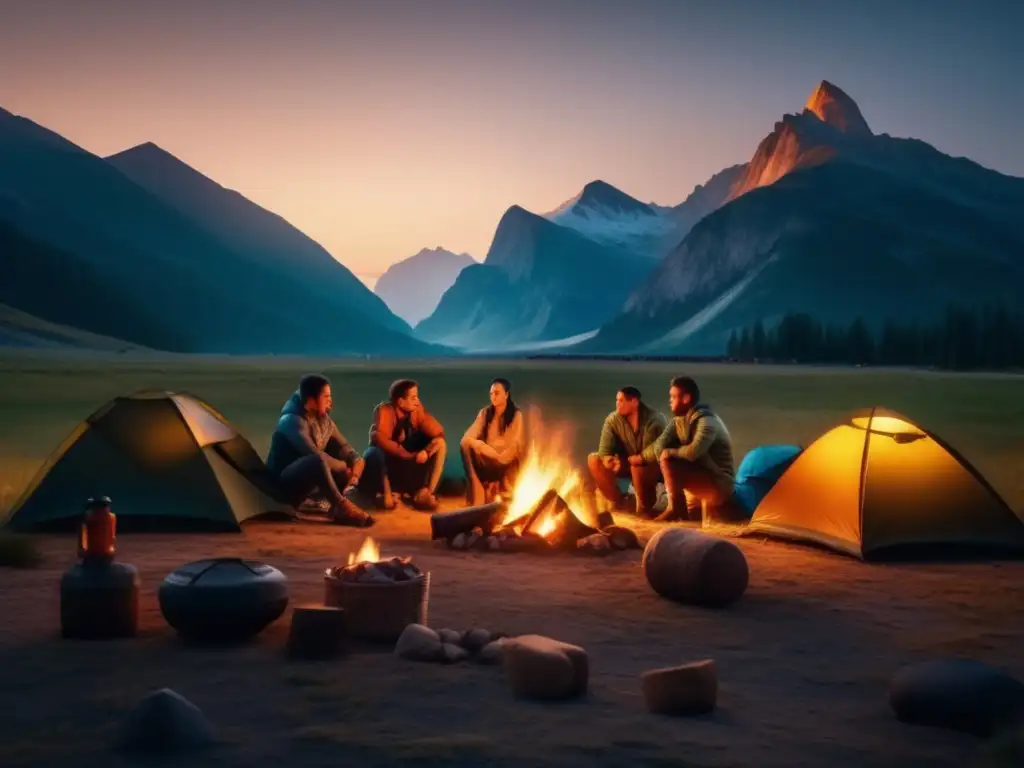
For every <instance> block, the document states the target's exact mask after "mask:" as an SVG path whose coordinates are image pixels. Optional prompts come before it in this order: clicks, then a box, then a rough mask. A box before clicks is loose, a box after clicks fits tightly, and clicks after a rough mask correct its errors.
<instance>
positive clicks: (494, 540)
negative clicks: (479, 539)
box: [487, 536, 501, 550]
mask: <svg viewBox="0 0 1024 768" xmlns="http://www.w3.org/2000/svg"><path fill="white" fill-rule="evenodd" d="M487 548H488V549H491V550H499V549H501V539H499V538H498V537H497V536H488V537H487Z"/></svg>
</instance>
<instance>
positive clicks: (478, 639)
mask: <svg viewBox="0 0 1024 768" xmlns="http://www.w3.org/2000/svg"><path fill="white" fill-rule="evenodd" d="M492 639H493V638H492V637H491V633H490V632H488V631H487V630H486V629H467V630H466V631H465V632H464V633H463V634H462V638H461V640H460V645H461V646H462V647H463V648H465V649H466V650H467V651H469V652H470V653H476V652H477V651H479V650H480V649H481V648H483V647H484V646H485V645H487V644H488V643H489V642H491V640H492Z"/></svg>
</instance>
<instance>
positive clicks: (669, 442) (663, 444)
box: [641, 421, 679, 464]
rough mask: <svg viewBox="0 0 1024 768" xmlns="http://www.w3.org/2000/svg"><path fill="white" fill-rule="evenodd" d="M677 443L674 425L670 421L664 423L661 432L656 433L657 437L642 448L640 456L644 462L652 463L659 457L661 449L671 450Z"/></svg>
mask: <svg viewBox="0 0 1024 768" xmlns="http://www.w3.org/2000/svg"><path fill="white" fill-rule="evenodd" d="M678 445H679V435H678V434H676V425H675V424H674V423H673V422H671V421H670V422H669V423H668V424H666V425H665V428H664V429H663V430H662V431H661V434H660V435H658V439H657V440H655V441H654V442H653V443H651V444H650V445H648V446H647V447H646V448H644V452H643V453H642V454H641V456H643V457H644V462H645V463H646V464H653V463H655V462H657V461H658V460H659V459H661V453H662V451H667V450H671V449H672V448H675V447H676V446H678Z"/></svg>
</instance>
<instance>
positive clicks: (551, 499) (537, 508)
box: [522, 488, 565, 533]
mask: <svg viewBox="0 0 1024 768" xmlns="http://www.w3.org/2000/svg"><path fill="white" fill-rule="evenodd" d="M556 502H561V503H562V504H563V505H564V504H565V500H564V499H562V497H561V496H559V495H558V491H556V490H555V489H554V488H549V489H548V490H547V491H545V492H544V495H543V496H541V497H540V500H539V501H538V502H537V503H536V504H534V505H533V509H532V510H530V513H529V514H528V515H527V516H526V522H525V523H524V524H523V527H522V532H523V533H527V532H528V531H530V529H531V526H533V524H534V523H535V522H537V519H538V518H539V517H540V516H541V515H542V514H543V513H544V512H545V511H546V510H547V509H548V507H550V506H551V505H552V504H555V503H556Z"/></svg>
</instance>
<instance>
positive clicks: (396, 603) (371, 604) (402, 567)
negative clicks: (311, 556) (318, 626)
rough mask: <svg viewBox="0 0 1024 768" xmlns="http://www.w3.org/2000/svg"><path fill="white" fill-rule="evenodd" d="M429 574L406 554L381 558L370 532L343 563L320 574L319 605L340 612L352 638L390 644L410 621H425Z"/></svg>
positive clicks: (419, 622) (428, 596)
mask: <svg viewBox="0 0 1024 768" xmlns="http://www.w3.org/2000/svg"><path fill="white" fill-rule="evenodd" d="M429 599H430V573H429V572H427V573H424V572H423V571H421V570H420V569H419V567H417V566H416V565H415V564H414V563H413V562H412V558H410V557H391V558H388V559H386V560H385V559H382V558H381V554H380V547H378V546H377V542H375V541H374V540H373V539H372V538H370V537H369V536H367V537H366V539H365V540H364V541H363V545H362V546H361V547H360V548H359V551H358V552H356V553H354V554H349V556H348V563H347V564H346V565H342V566H337V567H334V568H328V569H327V571H326V572H325V573H324V605H327V606H333V607H336V608H341V609H343V610H344V611H345V623H346V627H347V630H348V633H349V635H350V636H351V637H354V638H357V639H360V640H367V641H372V642H388V643H393V642H395V641H396V640H397V639H398V637H399V635H401V634H402V631H403V630H404V629H405V628H406V627H407V626H409V625H410V624H426V623H427V605H428V602H429Z"/></svg>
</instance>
